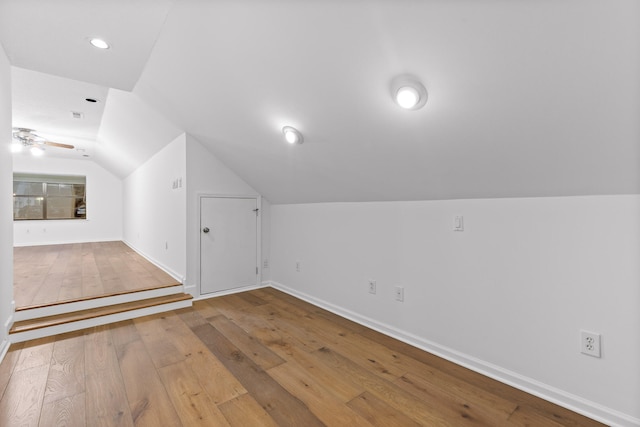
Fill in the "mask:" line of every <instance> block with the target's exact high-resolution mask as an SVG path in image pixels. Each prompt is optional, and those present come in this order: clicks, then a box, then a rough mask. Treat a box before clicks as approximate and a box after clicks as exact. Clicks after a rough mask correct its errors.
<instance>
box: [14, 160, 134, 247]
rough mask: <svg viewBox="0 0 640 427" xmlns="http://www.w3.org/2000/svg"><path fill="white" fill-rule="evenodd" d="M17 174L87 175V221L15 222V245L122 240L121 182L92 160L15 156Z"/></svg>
mask: <svg viewBox="0 0 640 427" xmlns="http://www.w3.org/2000/svg"><path fill="white" fill-rule="evenodd" d="M13 171H14V172H28V173H43V174H58V175H84V176H86V178H87V184H86V185H87V187H86V190H87V219H86V220H75V219H74V220H55V221H42V220H34V221H15V222H14V223H13V235H14V245H15V246H30V245H53V244H60V243H76V242H102V241H109V240H121V239H122V180H120V178H118V177H116V176H115V175H113V174H112V173H110V172H108V171H107V170H106V169H104V168H102V167H101V166H100V165H98V164H97V163H95V162H93V161H91V160H76V159H60V158H50V157H46V156H45V157H37V158H36V157H33V156H31V155H30V154H16V155H14V158H13Z"/></svg>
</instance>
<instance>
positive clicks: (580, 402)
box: [263, 280, 640, 427]
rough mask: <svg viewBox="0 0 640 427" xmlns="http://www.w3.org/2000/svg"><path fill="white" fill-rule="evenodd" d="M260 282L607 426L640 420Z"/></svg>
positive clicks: (632, 425)
mask: <svg viewBox="0 0 640 427" xmlns="http://www.w3.org/2000/svg"><path fill="white" fill-rule="evenodd" d="M263 283H268V284H269V285H270V286H271V287H273V288H275V289H278V290H280V291H282V292H285V293H287V294H289V295H292V296H294V297H296V298H300V299H302V300H304V301H307V302H309V303H311V304H313V305H315V306H318V307H320V308H324V309H326V310H328V311H330V312H332V313H334V314H337V315H339V316H341V317H344V318H347V319H349V320H352V321H354V322H356V323H359V324H361V325H363V326H366V327H368V328H371V329H373V330H376V331H378V332H381V333H383V334H385V335H388V336H390V337H392V338H395V339H397V340H400V341H402V342H405V343H407V344H410V345H412V346H414V347H417V348H419V349H421V350H424V351H427V352H429V353H431V354H434V355H436V356H439V357H442V358H443V359H446V360H448V361H450V362H453V363H455V364H457V365H461V366H464V367H465V368H468V369H471V370H472V371H475V372H478V373H480V374H482V375H485V376H487V377H490V378H493V379H495V380H497V381H500V382H502V383H505V384H508V385H510V386H512V387H515V388H517V389H519V390H522V391H524V392H526V393H529V394H532V395H534V396H537V397H540V398H542V399H544V400H547V401H549V402H552V403H555V404H556V405H559V406H562V407H564V408H567V409H570V410H572V411H574V412H577V413H579V414H582V415H585V416H587V417H589V418H592V419H594V420H597V421H600V422H602V423H605V424H607V425H611V426H620V427H638V426H640V419H638V418H635V417H633V416H630V415H628V414H624V413H621V412H619V411H616V410H615V409H612V408H608V407H606V406H603V405H600V404H598V403H595V402H592V401H589V400H587V399H584V398H582V397H580V396H576V395H574V394H571V393H568V392H566V391H564V390H560V389H558V388H556V387H553V386H550V385H548V384H544V383H541V382H539V381H536V380H535V379H533V378H529V377H526V376H524V375H520V374H518V373H516V372H513V371H510V370H508V369H504V368H502V367H500V366H497V365H494V364H492V363H488V362H485V361H483V360H481V359H478V358H475V357H473V356H469V355H467V354H464V353H461V352H459V351H456V350H454V349H451V348H448V347H445V346H442V345H439V344H437V343H435V342H433V341H429V340H425V339H423V338H421V337H418V336H416V335H413V334H411V333H408V332H405V331H402V330H400V329H397V328H395V327H393V326H390V325H387V324H384V323H380V322H378V321H377V320H374V319H371V318H369V317H366V316H362V315H360V314H358V313H355V312H353V311H351V310H348V309H345V308H343V307H340V306H337V305H334V304H332V303H329V302H327V301H324V300H321V299H319V298H316V297H313V296H311V295H308V294H305V293H304V292H300V291H297V290H295V289H293V288H290V287H287V286H285V285H283V284H282V283H278V282H275V281H273V280H271V281H268V282H263Z"/></svg>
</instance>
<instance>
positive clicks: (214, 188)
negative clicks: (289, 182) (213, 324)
mask: <svg viewBox="0 0 640 427" xmlns="http://www.w3.org/2000/svg"><path fill="white" fill-rule="evenodd" d="M186 138H187V145H186V151H187V165H188V166H187V183H188V186H187V191H188V196H187V236H186V238H187V279H186V281H185V285H186V286H187V290H188V291H189V292H190V293H192V294H193V295H194V296H196V297H197V296H199V295H200V286H199V268H200V265H199V245H200V207H199V196H200V195H201V194H210V195H232V196H258V193H257V192H256V191H255V190H254V189H253V188H251V187H250V186H249V185H248V184H247V183H246V182H245V181H243V180H242V179H241V178H240V177H238V175H236V174H235V173H234V172H233V171H232V170H230V169H229V168H228V167H227V166H225V165H224V164H223V163H222V162H221V161H220V160H218V158H217V157H216V156H214V155H213V154H212V153H211V152H210V151H208V150H207V149H206V148H205V147H204V146H203V145H202V144H201V143H200V142H199V141H198V140H197V139H196V138H194V137H193V136H191V135H188V134H187V136H186ZM266 228H267V229H268V227H266ZM263 233H264V228H263Z"/></svg>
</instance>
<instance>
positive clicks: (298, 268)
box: [296, 261, 300, 273]
mask: <svg viewBox="0 0 640 427" xmlns="http://www.w3.org/2000/svg"><path fill="white" fill-rule="evenodd" d="M296 271H297V272H298V273H300V261H296Z"/></svg>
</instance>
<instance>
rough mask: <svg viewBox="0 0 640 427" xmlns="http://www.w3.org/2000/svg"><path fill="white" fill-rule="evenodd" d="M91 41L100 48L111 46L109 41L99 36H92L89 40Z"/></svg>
mask: <svg viewBox="0 0 640 427" xmlns="http://www.w3.org/2000/svg"><path fill="white" fill-rule="evenodd" d="M89 43H91V46H93V47H97V48H98V49H109V47H110V46H109V43H107V42H106V41H104V40H102V39H99V38H92V39H91V40H89Z"/></svg>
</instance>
